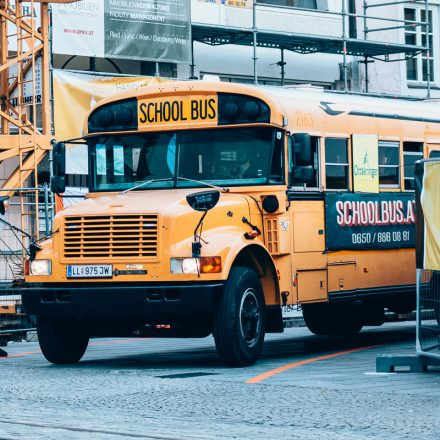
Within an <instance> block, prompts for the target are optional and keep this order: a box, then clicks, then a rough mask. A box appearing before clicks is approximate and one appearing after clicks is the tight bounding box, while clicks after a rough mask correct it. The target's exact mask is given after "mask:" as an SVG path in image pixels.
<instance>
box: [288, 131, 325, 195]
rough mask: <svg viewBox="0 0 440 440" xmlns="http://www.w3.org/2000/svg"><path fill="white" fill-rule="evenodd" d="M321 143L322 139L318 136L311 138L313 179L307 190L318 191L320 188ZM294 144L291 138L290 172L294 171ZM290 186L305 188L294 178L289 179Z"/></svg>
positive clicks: (307, 185)
mask: <svg viewBox="0 0 440 440" xmlns="http://www.w3.org/2000/svg"><path fill="white" fill-rule="evenodd" d="M319 141H320V138H319V137H316V136H311V137H310V142H311V146H312V163H311V165H312V166H313V179H312V181H310V182H309V183H308V184H306V185H305V187H306V188H309V189H318V188H319V187H320V179H319V168H320V167H319ZM293 148H294V147H293V142H292V138H291V137H290V138H289V170H291V169H292V166H293V154H294V153H293ZM289 184H290V186H292V187H298V188H302V189H303V188H304V184H303V183H301V182H296V181H295V179H294V178H293V176H290V177H289Z"/></svg>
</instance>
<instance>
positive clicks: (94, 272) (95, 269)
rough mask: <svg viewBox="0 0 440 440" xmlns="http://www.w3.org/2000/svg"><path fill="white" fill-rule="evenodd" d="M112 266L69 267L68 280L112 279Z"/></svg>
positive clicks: (88, 265) (85, 265)
mask: <svg viewBox="0 0 440 440" xmlns="http://www.w3.org/2000/svg"><path fill="white" fill-rule="evenodd" d="M112 275H113V266H112V265H111V264H81V265H73V264H69V265H68V266H67V278H111V277H112Z"/></svg>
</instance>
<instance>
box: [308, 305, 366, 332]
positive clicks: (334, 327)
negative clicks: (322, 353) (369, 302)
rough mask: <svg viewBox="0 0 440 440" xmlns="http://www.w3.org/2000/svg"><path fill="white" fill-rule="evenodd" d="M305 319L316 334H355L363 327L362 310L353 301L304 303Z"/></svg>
mask: <svg viewBox="0 0 440 440" xmlns="http://www.w3.org/2000/svg"><path fill="white" fill-rule="evenodd" d="M302 311H303V317H304V321H305V323H306V325H307V327H308V329H309V330H310V331H311V332H312V333H314V334H315V335H355V334H357V333H359V332H360V330H361V328H362V322H363V318H362V311H361V308H360V307H359V306H357V305H356V304H351V303H340V304H329V303H317V304H303V305H302Z"/></svg>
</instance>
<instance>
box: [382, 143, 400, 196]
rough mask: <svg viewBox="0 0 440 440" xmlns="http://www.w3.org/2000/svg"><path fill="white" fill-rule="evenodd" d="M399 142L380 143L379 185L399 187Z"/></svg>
mask: <svg viewBox="0 0 440 440" xmlns="http://www.w3.org/2000/svg"><path fill="white" fill-rule="evenodd" d="M399 146H400V144H399V142H389V141H379V185H380V186H382V187H390V188H398V187H399V178H400V173H399V165H400V158H399Z"/></svg>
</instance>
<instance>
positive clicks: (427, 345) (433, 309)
mask: <svg viewBox="0 0 440 440" xmlns="http://www.w3.org/2000/svg"><path fill="white" fill-rule="evenodd" d="M439 323H440V270H439V271H434V270H426V269H418V270H417V330H416V332H417V333H416V338H417V340H416V352H417V355H419V356H420V355H422V356H428V357H434V358H438V359H440V325H439Z"/></svg>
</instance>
